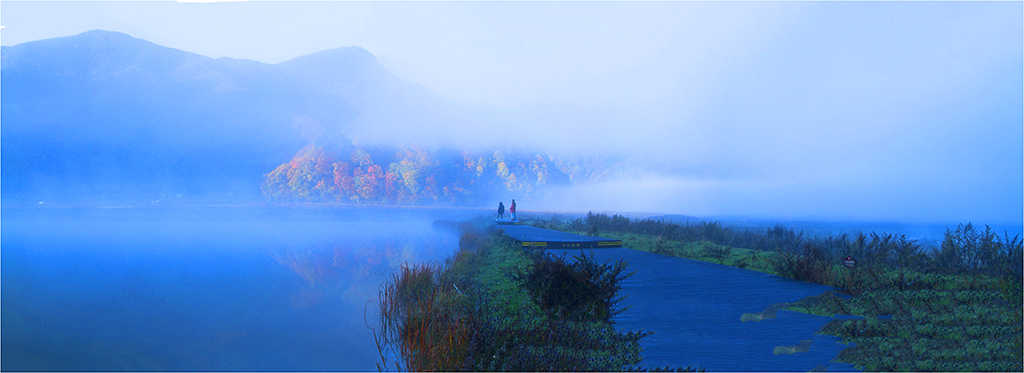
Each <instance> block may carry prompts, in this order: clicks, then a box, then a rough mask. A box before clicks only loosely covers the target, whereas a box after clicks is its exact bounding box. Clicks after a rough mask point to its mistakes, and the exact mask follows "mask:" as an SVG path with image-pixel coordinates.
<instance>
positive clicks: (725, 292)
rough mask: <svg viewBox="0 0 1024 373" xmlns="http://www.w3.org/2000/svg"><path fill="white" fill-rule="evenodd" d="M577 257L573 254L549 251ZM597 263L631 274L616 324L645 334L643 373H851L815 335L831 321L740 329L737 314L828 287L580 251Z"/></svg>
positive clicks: (782, 318)
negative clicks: (656, 370)
mask: <svg viewBox="0 0 1024 373" xmlns="http://www.w3.org/2000/svg"><path fill="white" fill-rule="evenodd" d="M550 251H551V252H552V253H553V254H556V255H568V256H573V255H578V254H580V252H581V251H580V250H550ZM585 252H586V253H588V254H589V253H591V252H592V253H593V254H594V257H595V259H597V260H598V261H599V262H605V261H609V260H611V261H614V260H619V259H623V260H626V261H627V262H628V263H629V269H630V270H631V271H633V270H635V271H636V273H635V274H633V275H632V276H631V277H629V278H627V279H626V280H625V281H624V283H623V284H622V290H621V291H620V294H623V295H627V298H626V299H625V300H624V301H623V302H622V304H621V305H623V306H626V305H628V306H629V308H628V309H627V310H626V311H625V312H623V313H621V314H619V315H618V317H617V318H616V319H615V321H616V323H617V326H618V327H619V328H621V329H625V330H639V329H643V330H645V331H652V332H654V334H652V335H650V336H648V337H646V338H645V339H644V340H642V341H641V344H640V345H641V347H642V348H643V358H644V366H646V367H659V366H660V367H664V366H672V367H677V366H682V367H686V366H693V367H695V368H704V369H707V370H708V371H804V372H806V371H809V370H812V369H815V368H819V369H820V368H827V370H828V371H856V369H855V368H854V367H853V365H851V364H843V363H836V362H832V360H833V359H834V358H835V357H836V356H837V355H838V354H839V352H840V351H842V350H843V349H844V348H846V347H848V346H847V345H845V344H842V343H840V342H839V339H838V338H836V337H831V336H826V335H819V334H815V332H816V331H817V330H819V329H820V328H821V327H822V326H824V325H825V324H826V323H827V322H828V321H830V320H831V318H830V317H823V316H814V315H807V314H802V313H797V312H790V311H779V312H778V314H777V317H776V318H775V319H770V320H762V321H756V322H754V321H751V322H742V321H740V317H741V316H742V315H743V314H744V313H757V312H761V311H764V310H765V308H767V307H768V306H770V305H772V304H775V303H779V302H792V301H797V300H800V299H803V298H804V297H807V296H812V295H818V294H821V293H822V292H825V291H828V290H830V289H831V288H829V287H828V286H823V285H817V284H811V283H805V282H800V281H794V280H790V279H786V278H782V277H778V276H772V275H768V274H765V273H762V272H756V271H750V270H745V269H740V268H735V267H729V266H723V265H718V264H713V263H707V262H702V261H697V260H690V259H682V258H676V257H670V256H665V255H659V254H652V253H647V252H642V251H636V250H631V249H627V248H617V249H595V250H586V251H585ZM802 340H810V341H811V345H810V349H809V350H808V351H807V352H798V353H795V354H792V355H785V354H780V355H775V354H774V351H775V347H777V346H796V345H798V344H800V341H802Z"/></svg>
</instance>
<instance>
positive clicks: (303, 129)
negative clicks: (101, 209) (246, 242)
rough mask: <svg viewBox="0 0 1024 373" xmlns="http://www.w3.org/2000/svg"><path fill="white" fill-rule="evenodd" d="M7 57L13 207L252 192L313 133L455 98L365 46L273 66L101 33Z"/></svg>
mask: <svg viewBox="0 0 1024 373" xmlns="http://www.w3.org/2000/svg"><path fill="white" fill-rule="evenodd" d="M0 65H2V68H0V78H2V83H3V84H2V85H0V88H2V91H0V121H2V123H3V125H2V127H0V143H2V147H0V151H2V154H0V156H2V167H0V183H2V195H3V198H4V201H5V202H17V201H35V200H37V199H40V200H43V199H46V200H50V199H57V200H64V201H89V200H96V199H101V200H102V199H112V200H124V199H126V198H127V199H135V198H144V199H153V198H160V197H161V196H163V197H177V196H178V195H184V196H186V198H187V197H188V196H192V197H196V196H212V197H216V198H218V199H222V198H225V197H229V196H234V197H236V198H245V199H251V198H258V196H259V194H260V183H261V182H262V179H263V176H264V175H265V174H267V173H268V172H270V171H272V170H274V169H275V168H276V167H278V166H279V165H281V164H282V163H285V162H287V161H288V160H289V159H291V158H292V157H293V156H294V155H296V153H297V152H299V151H300V150H301V149H302V148H303V147H305V146H307V145H308V144H310V143H312V142H314V141H316V140H317V139H318V138H321V137H324V136H338V135H341V134H350V133H353V132H355V133H359V129H360V128H362V129H364V130H365V129H366V128H368V127H373V128H375V129H376V130H377V131H381V132H383V133H387V132H388V131H391V132H397V131H403V130H402V128H405V126H398V125H397V124H404V122H405V121H407V120H408V119H409V118H416V117H437V116H438V114H434V113H439V112H443V111H444V110H449V111H450V110H453V109H452V108H453V107H454V106H453V104H452V103H450V102H448V101H447V100H446V99H444V98H442V97H440V96H438V95H436V94H433V93H432V92H430V91H428V90H426V89H424V88H422V87H419V86H416V85H413V84H411V83H407V82H403V81H401V80H399V79H397V78H395V77H394V76H393V75H391V74H390V73H389V72H388V71H387V70H386V69H384V68H383V67H381V66H380V65H379V64H378V63H377V61H376V58H375V57H374V56H373V55H372V54H370V53H369V52H367V51H365V50H363V49H361V48H358V47H347V48H338V49H332V50H327V51H322V52H319V53H314V54H311V55H306V56H302V57H298V58H295V59H293V60H290V61H286V62H282V63H279V64H274V65H271V64H264V63H260V62H255V61H249V60H238V59H232V58H217V59H213V58H209V57H204V56H200V55H197V54H193V53H189V52H185V51H180V50H176V49H172V48H167V47H163V46H159V45H156V44H153V43H151V42H148V41H145V40H140V39H136V38H132V37H130V36H128V35H125V34H121V33H117V32H109V31H100V30H94V31H89V32H85V33H82V34H79V35H76V36H70V37H61V38H54V39H47V40H41V41H34V42H28V43H23V44H19V45H15V46H10V47H3V48H2V49H0ZM389 124H391V125H390V126H389ZM423 130H429V128H427V129H423Z"/></svg>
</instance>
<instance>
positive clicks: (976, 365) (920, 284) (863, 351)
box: [532, 215, 1024, 371]
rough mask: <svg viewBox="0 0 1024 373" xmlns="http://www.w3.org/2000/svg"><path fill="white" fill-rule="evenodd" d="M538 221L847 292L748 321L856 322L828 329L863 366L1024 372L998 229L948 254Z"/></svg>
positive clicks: (603, 221) (1013, 275)
mask: <svg viewBox="0 0 1024 373" xmlns="http://www.w3.org/2000/svg"><path fill="white" fill-rule="evenodd" d="M532 224H533V225H536V226H540V227H544V228H549V229H556V230H563V231H569V232H572V233H578V234H590V235H598V234H600V235H601V236H602V237H607V238H612V239H621V240H622V241H623V246H624V247H628V248H631V249H634V250H639V251H647V252H652V253H657V254H662V255H670V256H676V257H682V258H687V259H694V260H701V261H705V262H710V263H715V264H721V265H728V266H733V267H738V268H745V269H750V270H755V271H760V272H765V273H769V274H773V275H779V276H783V277H788V278H793V279H797V280H801V281H808V282H814V283H819V284H824V285H829V286H833V287H835V288H837V289H838V293H839V294H838V295H837V294H836V293H835V292H832V291H829V292H826V293H824V294H821V295H819V296H815V297H808V298H806V299H803V300H799V301H796V302H791V303H785V304H776V305H771V306H769V307H768V308H767V309H766V310H765V311H764V312H761V313H758V314H747V315H744V317H745V319H744V321H751V322H756V321H759V320H762V319H765V318H769V317H766V315H767V314H769V313H774V312H773V311H776V310H778V309H786V310H790V311H796V312H804V313H810V314H816V315H824V316H835V315H849V316H855V317H856V318H845V319H837V320H833V321H831V322H830V323H828V324H827V325H826V326H825V327H823V328H822V329H821V330H820V331H819V333H822V334H827V335H833V336H837V337H840V338H841V339H842V340H843V342H845V343H853V345H852V347H850V348H847V349H846V350H844V351H842V352H841V353H840V355H839V356H838V357H837V361H839V362H843V363H851V364H854V365H855V366H856V367H857V368H859V369H864V370H867V371H903V370H914V371H1022V370H1024V366H1022V361H1024V360H1022V355H1021V336H1022V331H1021V314H1022V312H1021V304H1022V301H1021V293H1022V291H1024V290H1022V287H1021V277H1020V269H1019V268H1020V265H1021V263H1020V250H1021V244H1020V242H1019V241H1018V240H1017V238H1014V239H1013V240H1010V239H1009V238H1007V239H1006V240H1004V241H1003V242H998V241H996V242H995V243H994V244H993V240H992V239H991V237H992V236H993V235H991V234H990V233H988V230H986V232H984V233H983V234H977V233H975V231H973V230H972V228H971V225H969V224H968V225H966V226H963V225H962V226H961V227H960V228H958V230H957V231H956V232H952V231H951V232H947V235H946V240H945V241H944V243H943V247H942V249H943V250H942V251H936V252H935V253H933V254H932V256H928V255H926V254H925V253H924V252H923V250H922V249H921V247H920V246H919V245H917V244H916V242H915V241H912V240H906V239H905V238H904V237H899V236H893V235H885V234H874V233H872V234H871V236H870V237H871V240H870V241H868V240H867V239H866V238H867V237H869V236H867V235H863V234H862V235H860V236H859V237H857V239H856V240H854V241H852V242H851V241H848V240H846V237H845V236H843V237H838V238H837V237H829V238H827V239H823V240H802V239H801V237H800V235H799V234H796V233H795V232H792V231H787V230H786V229H784V228H782V227H778V226H777V227H776V228H775V229H773V230H768V231H767V232H765V233H764V234H763V235H761V236H757V235H751V233H750V232H742V233H734V232H729V230H728V229H726V228H722V227H721V226H720V225H717V223H710V224H707V223H701V224H699V225H694V226H690V225H687V226H679V225H675V224H668V223H663V222H657V221H650V220H643V221H639V220H635V221H631V220H629V219H626V218H624V217H621V216H612V217H608V216H607V215H588V216H587V217H586V218H583V219H577V220H575V221H561V220H539V221H533V222H532ZM972 235H973V236H972ZM965 237H966V238H965ZM971 237H974V238H973V241H971V239H972V238H971ZM978 237H981V238H980V239H979V238H978ZM986 237H987V241H986ZM723 242H745V243H751V245H752V246H759V247H761V248H768V249H767V250H763V249H747V248H742V247H734V246H732V245H728V244H723ZM837 243H838V244H837ZM986 244H988V245H993V246H995V250H996V251H995V252H996V253H997V254H999V253H1003V252H1004V251H1005V253H1006V254H1005V255H1007V256H1008V259H1005V260H1006V261H1007V262H1009V263H1011V266H1006V267H1005V268H1002V267H997V265H999V263H1000V262H999V261H998V260H997V259H999V258H998V257H995V256H993V255H989V256H988V257H983V256H982V255H978V254H975V255H976V257H970V256H968V254H971V253H983V252H982V250H980V249H979V247H982V246H983V245H986ZM829 245H832V247H838V248H843V249H845V250H847V251H857V250H860V251H859V253H860V254H861V255H863V256H864V257H866V258H867V259H870V260H864V262H866V263H861V264H859V265H858V266H857V267H855V268H854V269H850V268H846V267H844V266H843V265H842V264H841V263H842V261H841V259H839V258H837V255H835V251H839V250H834V251H833V252H829V251H827V250H828V249H829ZM857 245H859V246H857ZM970 245H973V246H970ZM1000 245H1001V246H1000ZM965 246H968V247H965ZM971 250H973V251H971ZM998 250H1003V251H998ZM879 252H881V253H879ZM861 255H858V257H861ZM944 255H945V256H944ZM957 256H959V257H957ZM978 258H983V259H984V261H983V260H982V259H978ZM958 259H959V260H958ZM979 264H980V265H979ZM1012 264H1016V265H1017V266H1016V267H1015V266H1013V265H1012ZM986 265H987V266H986ZM796 347H797V348H798V347H799V346H796ZM777 352H778V351H777ZM782 353H786V351H782Z"/></svg>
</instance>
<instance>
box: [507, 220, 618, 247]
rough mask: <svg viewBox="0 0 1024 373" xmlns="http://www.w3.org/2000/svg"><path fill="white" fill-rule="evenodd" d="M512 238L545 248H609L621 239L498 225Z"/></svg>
mask: <svg viewBox="0 0 1024 373" xmlns="http://www.w3.org/2000/svg"><path fill="white" fill-rule="evenodd" d="M498 228H499V229H501V230H502V231H504V232H505V234H507V235H508V236H509V237H512V239H514V240H516V241H519V243H521V244H522V245H523V246H533V247H539V248H546V249H575V248H610V247H622V241H621V240H613V239H611V238H604V237H592V236H583V235H578V234H573V233H566V232H559V231H554V230H550V229H543V228H537V227H531V226H527V225H500V224H499V225H498Z"/></svg>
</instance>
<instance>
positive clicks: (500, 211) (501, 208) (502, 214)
mask: <svg viewBox="0 0 1024 373" xmlns="http://www.w3.org/2000/svg"><path fill="white" fill-rule="evenodd" d="M503 218H505V204H504V203H501V202H498V219H503Z"/></svg>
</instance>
